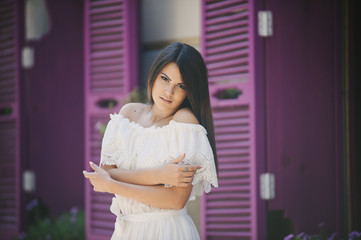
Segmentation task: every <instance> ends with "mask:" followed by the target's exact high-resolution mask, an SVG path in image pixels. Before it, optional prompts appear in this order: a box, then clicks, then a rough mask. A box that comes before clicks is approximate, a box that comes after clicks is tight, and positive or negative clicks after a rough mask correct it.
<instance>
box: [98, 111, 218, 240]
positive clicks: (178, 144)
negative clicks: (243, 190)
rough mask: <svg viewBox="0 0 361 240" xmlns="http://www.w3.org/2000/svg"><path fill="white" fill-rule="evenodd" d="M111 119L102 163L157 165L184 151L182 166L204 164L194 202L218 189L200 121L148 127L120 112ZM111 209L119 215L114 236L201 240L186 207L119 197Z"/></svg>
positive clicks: (125, 166)
mask: <svg viewBox="0 0 361 240" xmlns="http://www.w3.org/2000/svg"><path fill="white" fill-rule="evenodd" d="M110 118H111V119H110V121H109V123H108V125H107V128H106V130H105V134H104V138H103V142H102V151H101V164H102V165H116V166H117V167H118V168H123V169H144V168H152V167H157V166H162V165H164V164H166V163H168V162H170V161H172V160H174V159H176V158H178V157H179V156H180V155H181V154H182V153H183V152H184V153H185V154H186V155H185V159H184V160H183V161H182V162H181V163H180V164H184V165H189V164H193V165H201V166H202V168H201V169H199V170H198V171H197V172H196V174H195V176H194V179H193V182H192V184H193V190H192V192H191V195H190V198H189V200H194V199H195V197H196V196H201V195H202V194H203V192H206V193H208V192H209V191H210V190H211V185H213V186H215V187H218V182H217V176H216V168H215V164H214V158H213V153H212V148H211V146H210V144H209V141H208V138H207V135H206V134H207V132H206V130H205V129H204V128H203V127H202V126H201V125H198V124H189V123H179V122H176V121H174V120H171V121H170V122H169V124H168V125H166V126H164V127H155V126H153V127H150V128H145V127H143V126H141V125H139V124H137V123H135V122H131V121H129V119H127V118H125V117H123V116H122V115H121V114H111V115H110ZM111 211H112V212H113V213H114V214H115V215H117V220H116V223H115V230H114V234H113V237H112V240H116V239H117V240H118V239H122V240H123V239H159V240H160V239H164V240H166V239H184V240H186V239H187V240H188V239H199V236H198V232H197V230H196V228H195V226H194V223H193V222H192V220H191V218H190V217H189V216H188V215H187V214H186V210H185V209H184V210H183V211H182V210H181V211H179V210H178V211H177V210H169V209H160V208H156V207H152V206H150V205H147V204H143V203H141V202H138V201H136V200H133V199H129V198H126V197H123V196H119V195H116V196H115V198H114V199H113V203H112V206H111ZM134 216H136V217H134ZM147 216H148V217H147ZM134 219H137V220H134Z"/></svg>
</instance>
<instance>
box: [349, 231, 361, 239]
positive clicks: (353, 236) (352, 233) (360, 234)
mask: <svg viewBox="0 0 361 240" xmlns="http://www.w3.org/2000/svg"><path fill="white" fill-rule="evenodd" d="M348 236H349V237H350V238H349V239H353V238H357V237H361V232H356V231H353V232H351V233H350V234H349V235H348Z"/></svg>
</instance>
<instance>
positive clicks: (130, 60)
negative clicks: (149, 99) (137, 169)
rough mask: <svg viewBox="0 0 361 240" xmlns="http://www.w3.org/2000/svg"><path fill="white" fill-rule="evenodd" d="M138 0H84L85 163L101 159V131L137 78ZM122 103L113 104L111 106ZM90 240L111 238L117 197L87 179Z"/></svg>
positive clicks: (88, 237)
mask: <svg viewBox="0 0 361 240" xmlns="http://www.w3.org/2000/svg"><path fill="white" fill-rule="evenodd" d="M136 10H137V1H131V0H105V1H96V0H86V1H85V38H84V40H85V167H86V168H87V169H89V161H92V162H94V163H99V160H100V146H101V141H102V135H101V134H100V131H99V129H98V126H99V124H106V123H107V121H108V120H109V113H113V112H118V111H119V109H120V108H121V103H122V100H121V99H124V98H125V97H126V96H127V94H128V93H129V91H130V90H131V89H132V87H133V86H134V85H135V84H136V81H137V77H138V75H137V70H136V66H137V65H136V64H137V42H138V39H137V36H136V33H137V30H136V28H137V11H136ZM112 101H113V103H114V102H117V104H116V106H115V107H114V108H111V109H109V108H108V105H109V106H110V105H112V104H113V103H112ZM85 192H86V194H85V196H86V233H87V239H110V236H111V234H112V232H113V230H114V222H115V215H113V214H112V213H110V210H109V207H110V204H111V199H112V197H113V196H112V195H111V194H103V193H96V192H94V191H93V189H92V187H91V185H90V184H89V183H88V182H87V183H86V187H85Z"/></svg>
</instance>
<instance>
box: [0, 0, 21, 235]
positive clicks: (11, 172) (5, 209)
mask: <svg viewBox="0 0 361 240" xmlns="http://www.w3.org/2000/svg"><path fill="white" fill-rule="evenodd" d="M16 9H17V7H16V1H14V0H8V1H1V2H0V107H1V108H4V109H11V112H10V113H9V114H8V115H6V114H4V115H1V114H0V236H10V235H15V234H16V233H18V231H19V218H20V217H19V204H20V199H19V162H20V152H19V142H20V141H19V139H18V138H19V136H20V134H19V129H20V128H19V115H18V114H19V111H18V108H19V105H18V98H19V92H18V89H19V88H18V79H17V75H18V63H17V52H18V42H17V38H16V37H17V33H16V31H17V24H16V15H15V13H16Z"/></svg>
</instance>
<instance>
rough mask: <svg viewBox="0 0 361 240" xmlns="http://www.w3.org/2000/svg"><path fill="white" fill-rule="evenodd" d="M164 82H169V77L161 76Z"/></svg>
mask: <svg viewBox="0 0 361 240" xmlns="http://www.w3.org/2000/svg"><path fill="white" fill-rule="evenodd" d="M160 77H161V78H162V79H163V80H164V81H167V82H168V81H169V79H168V78H167V77H165V76H160Z"/></svg>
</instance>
